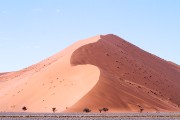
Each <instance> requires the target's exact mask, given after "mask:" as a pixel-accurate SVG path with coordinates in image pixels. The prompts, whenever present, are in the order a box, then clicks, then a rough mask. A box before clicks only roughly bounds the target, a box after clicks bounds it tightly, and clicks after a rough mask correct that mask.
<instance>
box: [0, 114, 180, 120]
mask: <svg viewBox="0 0 180 120" xmlns="http://www.w3.org/2000/svg"><path fill="white" fill-rule="evenodd" d="M0 120H180V113H177V112H176V113H172V112H171V113H100V114H98V113H0Z"/></svg>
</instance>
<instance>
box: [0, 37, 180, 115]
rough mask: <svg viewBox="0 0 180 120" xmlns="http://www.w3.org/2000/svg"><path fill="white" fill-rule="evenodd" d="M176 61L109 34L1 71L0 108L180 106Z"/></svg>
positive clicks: (112, 109) (62, 109) (125, 109)
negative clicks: (167, 59) (17, 69)
mask: <svg viewBox="0 0 180 120" xmlns="http://www.w3.org/2000/svg"><path fill="white" fill-rule="evenodd" d="M179 84H180V67H179V66H178V65H176V64H174V63H170V62H167V61H165V60H163V59H161V58H159V57H157V56H155V55H152V54H150V53H147V52H145V51H143V50H141V49H140V48H138V47H136V46H134V45H132V44H130V43H128V42H126V41H125V40H123V39H121V38H119V37H117V36H115V35H112V34H109V35H104V36H103V35H102V36H95V37H92V38H89V39H86V40H82V41H79V42H77V43H75V44H73V45H72V46H70V47H68V48H67V49H65V50H63V51H61V52H59V53H58V54H56V55H54V56H52V57H50V58H48V59H46V60H44V61H42V62H40V63H38V64H35V65H33V66H31V67H28V68H25V69H23V70H21V71H17V72H10V73H6V74H0V98H1V99H0V106H1V107H0V111H6V112H12V111H15V112H21V111H22V107H23V106H26V107H27V108H28V110H27V112H52V108H53V107H55V108H57V112H82V110H83V109H84V108H85V107H87V108H90V109H91V110H92V112H98V109H99V108H102V107H107V108H109V111H110V112H139V111H140V109H143V110H144V111H151V112H153V111H180V108H179V106H180V94H179V93H178V92H179V91H180V86H179Z"/></svg>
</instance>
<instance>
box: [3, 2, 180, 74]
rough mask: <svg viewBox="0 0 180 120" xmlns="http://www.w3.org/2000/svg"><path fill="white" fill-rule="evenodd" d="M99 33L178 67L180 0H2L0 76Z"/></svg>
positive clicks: (179, 56) (179, 62) (179, 58)
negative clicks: (173, 63)
mask: <svg viewBox="0 0 180 120" xmlns="http://www.w3.org/2000/svg"><path fill="white" fill-rule="evenodd" d="M100 34H115V35H118V36H120V37H121V38H123V39H125V40H127V41H129V42H131V43H133V44H135V45H136V46H138V47H140V48H142V49H144V50H145V51H148V52H150V53H152V54H155V55H157V56H159V57H161V58H163V59H165V60H168V61H173V62H175V63H177V64H179V65H180V0H0V72H7V71H16V70H20V69H22V68H25V67H27V66H30V65H32V64H35V63H37V62H40V61H41V60H43V59H45V58H47V57H49V56H52V55H53V54H55V53H57V52H59V51H61V50H62V49H64V48H66V47H67V46H69V45H71V44H72V43H74V42H76V41H78V40H81V39H85V38H89V37H92V36H95V35H100Z"/></svg>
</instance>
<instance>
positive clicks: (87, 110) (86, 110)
mask: <svg viewBox="0 0 180 120" xmlns="http://www.w3.org/2000/svg"><path fill="white" fill-rule="evenodd" d="M83 112H86V113H88V112H91V110H90V109H89V108H84V109H83Z"/></svg>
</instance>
